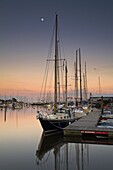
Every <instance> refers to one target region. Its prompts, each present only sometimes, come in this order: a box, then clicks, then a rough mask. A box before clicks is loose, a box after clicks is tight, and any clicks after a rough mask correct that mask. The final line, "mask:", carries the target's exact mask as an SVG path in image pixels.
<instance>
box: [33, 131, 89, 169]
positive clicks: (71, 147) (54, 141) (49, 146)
mask: <svg viewBox="0 0 113 170" xmlns="http://www.w3.org/2000/svg"><path fill="white" fill-rule="evenodd" d="M36 157H37V159H36V162H37V166H38V168H39V167H40V168H41V169H45V167H47V166H48V163H49V164H51V166H52V167H51V168H52V169H55V170H60V169H65V170H69V169H73V168H75V169H77V170H80V169H81V170H84V165H85V166H86V167H87V166H88V163H89V145H87V144H83V143H68V142H67V141H66V138H64V137H63V135H61V134H58V135H52V136H44V133H43V134H42V137H41V140H40V143H39V146H38V150H36ZM52 157H54V159H52ZM52 160H53V161H52ZM50 162H51V163H50Z"/></svg>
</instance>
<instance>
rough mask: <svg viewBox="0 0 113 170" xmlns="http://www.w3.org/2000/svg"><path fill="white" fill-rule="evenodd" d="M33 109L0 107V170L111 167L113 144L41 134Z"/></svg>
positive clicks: (80, 169) (89, 169)
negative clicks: (77, 140)
mask: <svg viewBox="0 0 113 170" xmlns="http://www.w3.org/2000/svg"><path fill="white" fill-rule="evenodd" d="M36 111H37V109H36V108H35V109H33V108H31V107H30V108H24V109H23V110H7V112H5V110H0V170H37V169H38V170H43V169H44V170H49V169H51V170H62V169H63V170H95V169H96V170H100V169H102V170H106V169H109V170H110V169H112V167H113V145H103V144H85V143H69V142H66V141H65V140H64V139H63V138H62V137H61V136H60V135H57V136H53V137H52V138H51V137H47V138H44V137H43V131H42V128H41V126H40V123H39V122H38V120H37V119H36Z"/></svg>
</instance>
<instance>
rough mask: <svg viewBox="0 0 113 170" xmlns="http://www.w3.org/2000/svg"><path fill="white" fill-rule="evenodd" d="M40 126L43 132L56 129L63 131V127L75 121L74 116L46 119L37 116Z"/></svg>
mask: <svg viewBox="0 0 113 170" xmlns="http://www.w3.org/2000/svg"><path fill="white" fill-rule="evenodd" d="M39 121H40V123H41V126H42V128H43V130H44V132H45V133H52V132H53V133H54V132H57V131H60V132H63V128H65V127H66V126H68V125H69V124H71V123H73V122H74V121H75V119H74V118H70V119H46V118H39Z"/></svg>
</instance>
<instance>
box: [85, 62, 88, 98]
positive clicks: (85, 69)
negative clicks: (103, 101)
mask: <svg viewBox="0 0 113 170" xmlns="http://www.w3.org/2000/svg"><path fill="white" fill-rule="evenodd" d="M87 92H88V91H87V70H86V61H85V99H86V100H87Z"/></svg>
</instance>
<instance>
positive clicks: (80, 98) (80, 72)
mask: <svg viewBox="0 0 113 170" xmlns="http://www.w3.org/2000/svg"><path fill="white" fill-rule="evenodd" d="M79 69H80V70H79V71H80V103H81V104H82V75H81V52H80V48H79Z"/></svg>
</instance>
